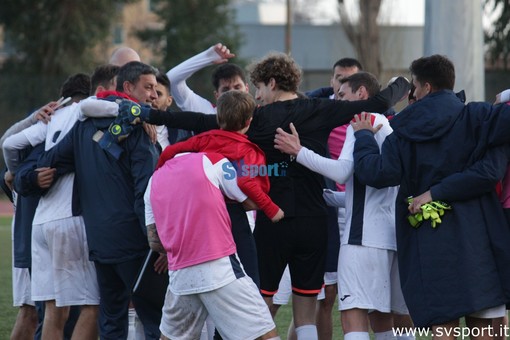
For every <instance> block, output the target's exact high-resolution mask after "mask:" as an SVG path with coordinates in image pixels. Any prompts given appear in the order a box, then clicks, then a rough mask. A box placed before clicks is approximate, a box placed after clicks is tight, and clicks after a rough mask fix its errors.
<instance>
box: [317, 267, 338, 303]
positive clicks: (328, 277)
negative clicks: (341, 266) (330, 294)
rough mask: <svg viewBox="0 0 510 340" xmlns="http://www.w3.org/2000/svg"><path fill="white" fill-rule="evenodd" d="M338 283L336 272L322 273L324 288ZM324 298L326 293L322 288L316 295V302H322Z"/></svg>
mask: <svg viewBox="0 0 510 340" xmlns="http://www.w3.org/2000/svg"><path fill="white" fill-rule="evenodd" d="M337 282H338V274H337V272H326V273H324V286H331V285H336V283H337ZM325 298H326V292H325V291H324V287H322V289H321V292H320V293H319V295H317V300H324V299H325Z"/></svg>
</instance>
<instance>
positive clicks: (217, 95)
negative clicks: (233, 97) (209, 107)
mask: <svg viewBox="0 0 510 340" xmlns="http://www.w3.org/2000/svg"><path fill="white" fill-rule="evenodd" d="M213 93H214V99H216V100H218V98H219V96H220V94H219V93H218V91H216V90H215V91H214V92H213Z"/></svg>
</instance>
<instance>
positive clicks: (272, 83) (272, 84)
mask: <svg viewBox="0 0 510 340" xmlns="http://www.w3.org/2000/svg"><path fill="white" fill-rule="evenodd" d="M268 85H269V88H270V89H271V90H275V89H276V80H275V79H274V78H271V79H269V82H268Z"/></svg>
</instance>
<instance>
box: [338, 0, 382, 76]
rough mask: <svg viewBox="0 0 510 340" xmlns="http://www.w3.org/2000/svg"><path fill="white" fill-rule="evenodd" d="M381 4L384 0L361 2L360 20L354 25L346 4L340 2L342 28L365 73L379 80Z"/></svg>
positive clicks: (364, 0) (361, 0)
mask: <svg viewBox="0 0 510 340" xmlns="http://www.w3.org/2000/svg"><path fill="white" fill-rule="evenodd" d="M381 2H382V0H359V12H360V15H359V20H358V22H357V23H354V22H353V21H352V20H351V19H350V18H349V14H348V13H347V10H346V8H345V4H344V3H343V1H341V0H339V4H340V6H339V11H340V19H341V22H342V26H343V28H344V30H345V33H346V34H347V37H348V38H349V40H350V41H351V43H352V44H353V46H354V48H355V49H356V52H357V53H358V56H357V57H358V60H359V61H360V63H361V65H363V69H364V70H365V71H367V72H370V73H373V74H374V75H375V76H376V77H377V78H379V76H380V74H381V58H380V55H379V50H380V49H379V26H378V24H377V16H378V15H379V9H380V8H381Z"/></svg>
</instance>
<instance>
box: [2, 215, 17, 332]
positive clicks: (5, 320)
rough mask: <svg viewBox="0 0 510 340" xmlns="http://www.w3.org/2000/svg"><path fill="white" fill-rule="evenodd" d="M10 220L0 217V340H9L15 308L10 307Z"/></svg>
mask: <svg viewBox="0 0 510 340" xmlns="http://www.w3.org/2000/svg"><path fill="white" fill-rule="evenodd" d="M11 258H12V256H11V219H10V218H6V217H0V339H9V335H10V334H11V328H12V326H13V325H14V320H15V318H16V314H17V313H18V310H17V308H15V307H13V306H12V281H11V280H12V279H11V278H12V273H11Z"/></svg>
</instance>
